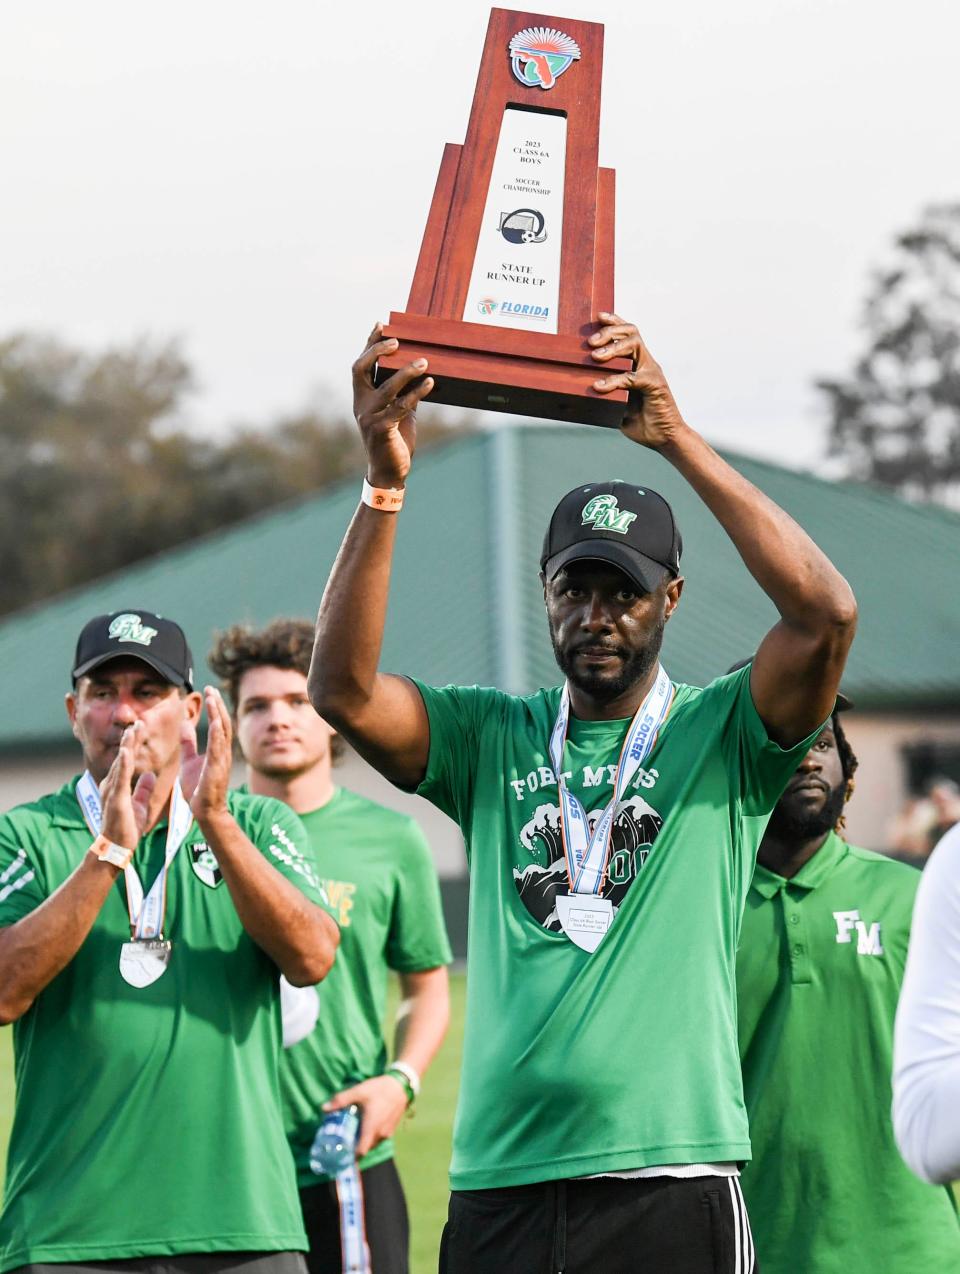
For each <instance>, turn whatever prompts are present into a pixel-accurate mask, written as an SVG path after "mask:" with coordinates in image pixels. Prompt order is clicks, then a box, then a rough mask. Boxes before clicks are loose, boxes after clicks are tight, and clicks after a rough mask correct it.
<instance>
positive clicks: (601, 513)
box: [580, 495, 637, 535]
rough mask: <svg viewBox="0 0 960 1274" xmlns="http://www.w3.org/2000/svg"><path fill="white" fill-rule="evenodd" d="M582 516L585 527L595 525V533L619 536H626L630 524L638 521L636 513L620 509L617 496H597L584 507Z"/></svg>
mask: <svg viewBox="0 0 960 1274" xmlns="http://www.w3.org/2000/svg"><path fill="white" fill-rule="evenodd" d="M580 516H581V518H582V519H583V525H584V526H589V525H590V524H591V523H593V529H594V530H595V531H616V532H617V534H618V535H626V533H627V531H628V530H629V529H630V523H631V522H636V520H637V515H636V514H635V513H631V512H630V510H629V509H621V508H620V506H619V505H618V504H617V497H616V496H615V495H595V496H594V497H593V499H592V500H588V501H587V503H586V504H585V505H584V506H583V512H582V513H581V515H580Z"/></svg>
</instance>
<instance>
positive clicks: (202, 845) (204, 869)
mask: <svg viewBox="0 0 960 1274" xmlns="http://www.w3.org/2000/svg"><path fill="white" fill-rule="evenodd" d="M190 864H191V866H192V867H193V871H194V874H195V875H196V876H197V877H198V878H199V879H200V880H202V881H203V883H204V884H205V885H206V886H208V888H210V889H216V887H217V885H219V884H221V883H222V881H223V876H222V875H221V874H220V864H219V863H218V862H217V859H216V856H215V855H214V852H213V850H212V849H211V848H210V846H209V845H208V844H207V842H206V841H202V840H198V841H197V843H196V844H195V845H191V846H190Z"/></svg>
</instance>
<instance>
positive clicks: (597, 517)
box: [540, 478, 683, 593]
mask: <svg viewBox="0 0 960 1274" xmlns="http://www.w3.org/2000/svg"><path fill="white" fill-rule="evenodd" d="M682 552H683V541H682V540H681V538H680V532H679V531H678V530H677V524H676V522H675V521H674V519H673V510H672V509H671V508H670V505H669V504H667V502H666V500H665V499H664V498H663V496H662V495H659V494H658V493H657V492H656V491H651V490H650V488H649V487H638V486H637V485H636V484H635V483H633V482H624V481H622V480H621V479H619V478H617V479H615V480H614V481H612V482H589V483H587V484H586V485H585V486H582V487H575V488H574V489H573V491H568V492H567V494H566V495H565V496H564V497H563V499H562V500H561V501H560V503H559V504H558V505H557V507H556V508H555V509H554V511H553V516H552V517H551V518H550V525H549V526H548V527H547V533H546V535H545V536H544V538H543V552H542V553H541V554H540V569H541V571H542V572H543V573H544V575H545V576H546V578H547V579H548V580H549V579H553V577H554V576H555V575H556V574H557V572H558V571H560V570H562V569H563V567H565V566H567V565H569V563H570V562H577V561H600V562H610V563H611V565H613V566H616V567H619V569H620V570H621V571H623V573H624V574H625V575H628V576H629V577H630V579H632V580H633V582H634V583H635V584H636V585H638V586H639V587H640V588H641V589H643V591H644V592H645V593H652V592H653V590H654V589H655V588H656V587H657V586H658V585H659V584H660V583H661V581H662V580H663V578H664V573H665V572H666V573H668V574H670V575H672V576H674V577H676V576H678V575H679V574H680V554H681V553H682Z"/></svg>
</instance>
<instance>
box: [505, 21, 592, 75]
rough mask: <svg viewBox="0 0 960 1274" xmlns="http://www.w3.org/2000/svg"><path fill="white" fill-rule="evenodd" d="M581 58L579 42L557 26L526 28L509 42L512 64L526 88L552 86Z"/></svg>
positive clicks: (515, 73) (514, 71)
mask: <svg viewBox="0 0 960 1274" xmlns="http://www.w3.org/2000/svg"><path fill="white" fill-rule="evenodd" d="M579 57H580V45H579V44H577V42H576V40H574V39H573V38H572V37H571V36H569V35H566V34H564V32H563V31H558V30H557V29H556V28H555V27H524V29H523V30H522V31H518V32H517V34H516V35H515V36H514V37H513V39H512V40H511V41H510V65H511V66H512V67H513V73H514V75H515V76H516V77H517V79H518V80H519V81H520V83H521V84H525V85H526V86H527V88H538V87H539V88H542V89H550V88H553V86H554V84H556V82H557V80H558V79H559V77H560V76H561V75H562V74H563V73H564V71H566V70H568V69H569V67H570V66H571V65H572V64H573V63H574V62H575V61H577V59H578V58H579Z"/></svg>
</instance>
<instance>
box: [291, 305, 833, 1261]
mask: <svg viewBox="0 0 960 1274" xmlns="http://www.w3.org/2000/svg"><path fill="white" fill-rule="evenodd" d="M589 346H590V348H591V351H592V358H593V361H594V362H595V364H597V365H598V369H599V368H603V366H604V365H605V364H606V365H608V366H611V367H614V368H618V369H622V368H623V367H624V363H625V362H626V366H627V367H628V368H630V370H616V371H614V372H610V371H608V372H607V374H606V375H602V376H601V377H600V378H599V379H597V380H595V382H594V384H593V389H594V391H595V392H596V393H597V394H599V395H607V394H611V393H617V394H622V393H623V392H624V391H627V392H628V393H629V394H630V407H629V409H628V411H627V414H626V418H625V419H624V422H623V425H622V426H621V428H622V432H623V434H624V436H625V438H626V439H627V440H629V441H631V442H633V443H636V444H639V445H640V446H642V447H645V448H649V449H651V450H654V451H657V452H659V454H660V455H661V456H663V458H664V459H666V460H667V461H668V462H669V463H671V464H673V465H674V467H675V468H676V469H677V470H678V471H679V472H680V473H681V474H682V475H683V477H684V478H685V479H686V480H687V481H688V482H689V483H690V485H691V486H692V487H693V489H694V491H695V492H696V493H697V495H698V496H699V497H700V498H701V499H702V500H703V501H704V503H705V504H706V505H707V507H708V508H709V509H710V511H711V512H712V513H713V515H714V516H715V518H716V519H717V522H718V523H719V525H720V526H721V527H722V529H723V530H724V531H725V532H726V534H727V535H728V536H729V537H730V539H731V541H732V542H733V544H734V546H735V547H736V549H737V551H738V552H739V554H740V556H741V558H742V560H743V563H744V566H745V568H746V569H747V570H748V571H749V572H750V574H751V575H752V576H753V578H754V579H755V580H756V581H757V583H758V584H759V585H760V587H761V588H763V590H764V591H765V593H766V594H767V596H768V597H769V598H770V600H771V601H772V602H773V604H774V605H775V607H776V608H777V611H778V613H779V619H778V621H777V623H776V624H775V625H774V626H773V628H772V629H771V630H770V632H769V633H768V634H767V635H766V637H765V638H764V640H763V641H762V643H761V644H760V647H759V650H758V652H757V655H756V658H755V659H754V661H753V663H752V664H751V665H750V667H748V668H744V669H741V670H740V671H738V672H735V673H733V674H731V675H728V676H725V677H720V678H718V679H717V680H716V681H714V682H712V683H711V684H710V685H709V686H707V687H706V688H704V689H699V688H696V687H691V686H686V685H680V684H674V683H673V682H672V681H671V680H670V678H669V676H668V674H667V673H666V671H665V670H664V668H663V666H662V665H661V664H660V661H659V654H660V646H661V641H662V635H663V627H664V625H665V624H666V622H667V621H668V620H669V619H670V618H671V616H672V615H673V613H674V611H675V610H676V608H677V606H678V605H679V603H680V601H681V593H682V590H683V582H684V581H683V578H682V576H681V575H680V554H681V551H682V542H681V537H680V533H679V530H678V528H677V527H676V524H675V522H674V518H673V514H672V511H671V510H670V507H669V505H668V504H667V503H666V501H665V500H663V499H662V497H660V496H659V495H657V494H656V492H654V491H651V490H650V489H649V488H648V487H646V486H645V485H644V483H643V481H642V472H643V468H642V465H630V463H629V453H627V452H625V453H624V462H625V468H626V469H627V471H628V473H630V472H632V473H633V474H635V475H636V476H635V477H633V478H626V479H624V480H618V481H615V482H597V481H593V480H592V478H593V475H590V474H585V475H584V483H583V485H582V486H580V487H577V488H576V489H575V490H574V491H572V492H569V493H568V494H567V495H566V496H564V497H563V499H562V500H561V501H560V503H559V504H558V506H557V508H556V510H555V512H554V514H553V516H552V518H551V521H550V524H549V526H548V527H547V529H546V537H545V541H544V548H543V554H542V556H541V561H540V573H541V580H542V584H543V592H544V602H545V607H546V614H547V623H548V626H549V630H550V636H551V640H552V643H553V647H554V651H555V654H556V658H557V663H558V665H559V667H560V670H561V672H562V674H563V678H564V681H563V684H562V685H558V686H556V687H553V688H551V689H546V690H540V691H538V692H537V693H535V694H533V695H529V696H526V697H518V696H514V695H509V694H506V693H503V692H501V691H498V690H495V689H480V688H478V687H446V688H444V689H437V688H435V687H430V686H426V685H422V684H420V683H418V682H415V681H413V680H411V679H408V678H405V677H400V676H390V675H385V674H383V673H381V672H380V671H379V670H378V664H379V658H380V650H381V643H382V636H383V628H384V622H385V617H386V608H387V594H388V588H389V581H390V571H391V561H392V554H393V546H394V541H395V538H396V533H397V524H398V514H399V512H400V510H401V509H402V505H403V501H404V495H405V492H404V486H405V480H406V478H407V475H408V473H409V471H410V467H411V464H412V461H413V455H414V448H415V442H416V425H415V413H416V409H417V406H418V404H419V403H420V401H421V400H422V399H423V398H425V397H426V396H427V395H428V394H429V393H430V391H431V388H432V387H433V380H432V379H431V377H430V375H429V371H430V368H429V366H428V365H427V360H426V359H424V358H422V357H421V358H414V359H413V360H412V361H410V362H408V363H406V364H405V365H404V366H402V367H401V368H400V369H399V370H396V371H394V372H393V374H392V375H390V376H389V378H388V379H386V380H384V381H383V382H382V383H381V384H380V385H379V387H377V386H376V385H375V367H376V364H377V362H378V360H380V359H381V358H384V359H392V360H393V361H396V353H397V342H396V341H393V340H384V339H382V331H381V329H380V328H379V327H378V328H375V329H374V331H373V333H372V334H371V338H370V341H369V343H368V345H367V348H366V349H365V350H364V352H363V353H362V354H361V356H360V357H359V359H358V360H357V362H356V363H355V365H354V410H355V414H356V418H357V423H358V426H359V428H360V432H361V435H362V438H363V441H364V445H365V447H366V452H367V461H368V467H367V477H366V480H365V482H364V485H363V493H362V498H361V502H360V504H359V507H358V509H357V513H356V515H355V516H354V519H353V521H352V523H351V525H350V527H349V529H348V530H347V533H346V536H345V538H344V541H343V545H342V547H341V550H340V553H339V556H338V558H337V561H336V564H335V566H334V568H333V571H332V573H331V575H330V578H329V581H328V583H327V587H326V590H325V592H324V596H323V600H322V602H321V605H320V611H319V616H318V622H317V639H316V647H315V652H314V660H313V664H312V667H311V675H310V682H309V686H310V694H311V698H312V701H313V704H314V707H315V708H316V709H317V711H318V712H319V713H320V714H321V715H322V716H323V717H324V718H325V719H326V720H327V721H329V722H330V723H331V724H332V725H333V726H334V727H335V728H336V729H338V730H339V731H340V732H341V733H342V734H343V735H344V736H345V737H346V738H347V739H348V740H349V741H350V742H351V743H352V744H353V745H354V747H356V749H357V750H358V751H359V752H360V753H361V754H362V755H363V756H365V757H366V758H367V760H369V761H370V762H371V764H373V765H374V766H375V767H376V768H377V769H379V770H380V771H381V773H383V774H384V775H385V776H386V777H387V778H389V779H390V780H391V781H392V782H394V783H396V784H397V785H398V786H400V787H402V788H404V789H406V790H408V791H416V792H418V793H419V794H421V795H423V796H424V797H426V798H427V799H429V800H431V801H433V802H434V803H435V804H436V805H437V806H438V807H439V808H440V809H442V810H444V811H445V812H446V813H448V814H449V815H450V816H451V817H453V818H454V819H456V820H457V821H458V822H459V824H460V827H461V828H462V830H463V834H464V838H465V841H466V845H467V853H468V856H469V860H470V868H471V894H470V906H471V926H470V972H469V978H468V1003H467V1023H466V1034H465V1044H464V1065H463V1075H462V1085H461V1092H460V1103H459V1109H458V1113H457V1120H456V1126H455V1131H454V1148H453V1163H452V1167H451V1186H452V1190H453V1193H452V1196H451V1202H450V1213H449V1221H448V1225H447V1227H446V1229H445V1231H444V1237H443V1241H442V1247H441V1271H443V1272H445V1274H467V1272H469V1274H486V1272H487V1271H490V1272H491V1274H493V1272H494V1271H496V1274H502V1272H503V1271H504V1270H535V1269H547V1268H550V1269H551V1270H560V1271H565V1272H566V1274H595V1271H596V1270H598V1269H604V1270H605V1271H607V1272H608V1274H615V1272H616V1271H627V1270H636V1269H638V1268H649V1269H664V1270H670V1271H671V1274H688V1272H689V1274H701V1272H702V1274H707V1272H708V1271H709V1272H711V1274H712V1272H714V1271H717V1270H722V1271H730V1274H744V1272H747V1271H750V1270H752V1269H753V1268H754V1256H753V1242H752V1238H751V1235H750V1229H749V1223H748V1220H747V1216H746V1210H745V1208H744V1205H743V1197H742V1194H741V1192H740V1187H739V1181H738V1171H739V1165H740V1164H741V1163H742V1162H743V1161H744V1160H746V1159H748V1158H749V1155H750V1143H749V1136H748V1129H747V1123H746V1114H745V1111H744V1104H743V1092H742V1085H741V1077H740V1066H739V1059H738V1054H737V1038H736V1008H735V1003H736V997H735V986H734V970H735V954H736V943H737V935H738V932H739V925H740V917H741V914H742V910H743V905H744V900H745V898H746V894H747V891H748V889H749V885H750V879H751V875H752V872H753V866H754V859H755V855H756V850H757V845H758V842H759V840H760V837H761V835H762V833H763V829H764V826H765V824H766V820H767V818H768V816H769V814H770V811H771V810H772V808H773V806H774V805H775V804H776V801H777V799H778V798H779V796H780V793H781V791H782V789H783V787H784V785H785V783H786V781H787V779H788V778H789V777H790V775H791V774H792V773H793V772H794V770H795V769H796V767H797V765H798V763H799V761H800V759H801V758H802V757H803V755H804V754H805V753H806V751H807V750H808V748H809V747H810V744H811V741H812V740H813V739H814V738H815V737H816V736H817V734H818V733H819V731H820V729H821V727H822V726H823V724H824V722H825V721H826V720H827V719H828V718H829V716H830V713H831V711H832V709H833V706H834V703H835V700H836V694H837V687H838V685H839V681H840V676H841V673H842V671H843V667H844V663H845V660H846V655H847V652H848V649H849V647H850V643H851V641H852V639H853V635H854V630H855V626H856V604H855V601H854V598H853V595H852V593H851V591H850V588H849V587H848V585H847V584H846V582H845V581H844V579H843V578H842V576H841V575H840V574H839V573H838V572H837V570H836V569H835V568H834V567H833V566H832V564H831V563H830V562H829V561H828V560H827V558H826V557H825V556H824V554H823V553H822V552H821V551H820V550H819V549H818V548H817V546H816V545H815V544H814V543H813V542H812V541H811V539H810V538H809V537H808V536H807V535H806V533H805V532H804V531H803V530H802V529H801V528H800V527H799V526H798V525H797V524H796V523H795V522H794V521H793V520H792V519H791V518H790V517H789V516H788V515H787V514H786V513H784V512H783V511H782V510H781V509H780V508H778V507H777V506H776V505H775V504H773V502H772V501H770V500H769V499H767V497H766V496H764V495H763V494H762V492H760V491H759V490H757V489H756V488H755V487H753V486H752V485H751V484H750V483H749V482H747V481H746V479H744V478H743V477H742V476H741V475H740V474H738V473H736V472H735V471H734V470H733V469H732V468H731V467H730V466H729V465H728V464H726V462H725V461H724V460H722V459H721V458H720V457H719V456H718V455H717V454H716V452H714V451H713V449H712V448H711V447H710V446H709V445H708V444H707V443H706V442H705V440H704V439H703V438H702V437H700V436H699V435H698V434H697V433H696V432H695V431H694V430H693V429H692V428H690V426H689V425H687V423H686V422H685V421H684V420H683V418H682V416H681V415H680V412H679V410H678V408H677V405H676V403H675V401H674V398H673V395H672V393H671V391H670V388H669V386H668V384H667V381H666V379H665V377H664V374H663V372H662V371H661V369H660V367H659V366H658V365H657V364H656V362H654V360H653V359H652V358H651V356H650V354H649V353H648V351H647V349H646V348H645V346H644V344H643V342H642V340H641V338H640V335H639V333H638V332H637V329H636V328H635V327H634V326H632V325H631V324H629V323H626V322H624V321H623V320H621V319H620V318H619V317H617V316H616V315H615V314H612V313H601V314H600V326H599V329H598V330H597V331H596V332H595V333H594V335H593V336H591V337H590V338H589ZM611 360H615V361H613V362H611ZM634 455H635V457H636V458H637V459H639V458H640V456H641V455H642V453H640V452H636V453H634ZM637 479H640V480H639V481H638V480H637ZM464 583H465V586H466V585H467V581H465V582H464ZM347 630H349V631H350V633H351V640H350V641H349V642H347V641H344V639H343V633H344V632H345V631H347ZM532 771H537V772H538V773H539V776H540V782H539V784H538V785H537V787H538V790H537V793H536V795H534V794H533V792H532V791H531V790H530V789H529V788H528V786H527V784H526V783H525V782H524V780H523V778H522V776H524V775H527V774H529V773H530V772H532Z"/></svg>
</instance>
